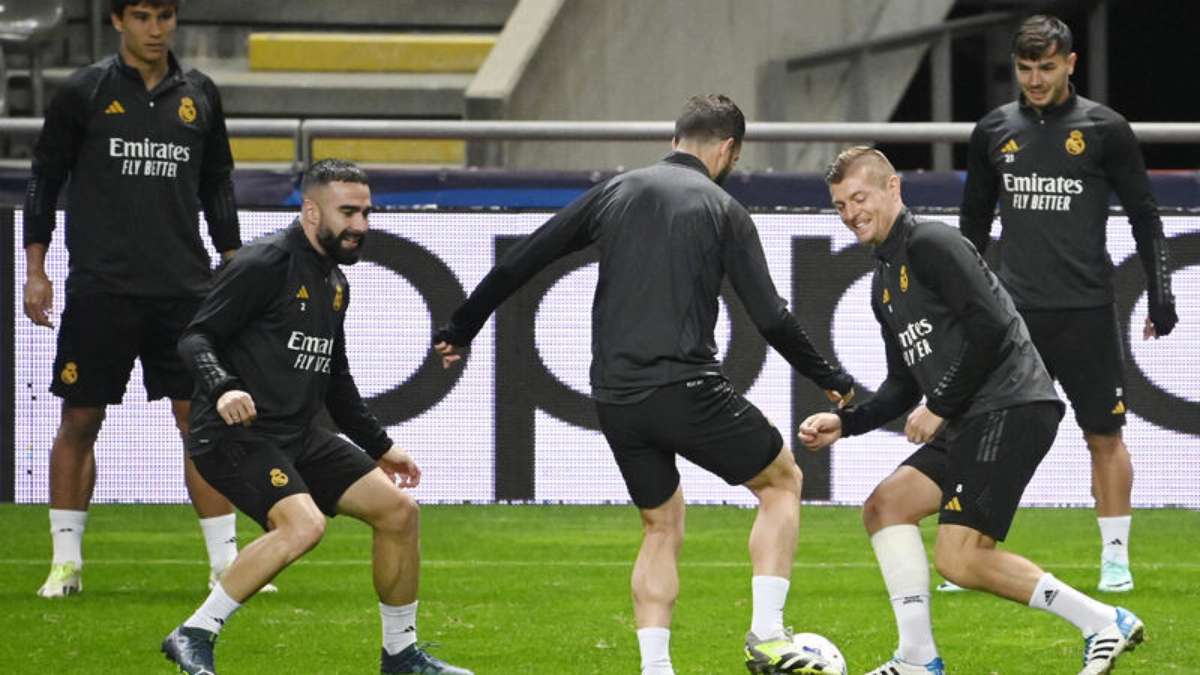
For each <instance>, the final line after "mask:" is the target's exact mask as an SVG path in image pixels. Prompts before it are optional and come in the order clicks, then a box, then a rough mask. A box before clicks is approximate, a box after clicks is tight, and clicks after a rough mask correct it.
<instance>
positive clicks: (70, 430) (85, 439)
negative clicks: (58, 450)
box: [58, 408, 104, 445]
mask: <svg viewBox="0 0 1200 675" xmlns="http://www.w3.org/2000/svg"><path fill="white" fill-rule="evenodd" d="M103 423H104V411H103V410H97V409H95V408H64V409H63V413H62V421H61V422H60V423H59V425H58V433H59V436H60V437H61V438H62V439H63V440H65V441H67V442H69V443H73V444H87V445H90V444H92V443H94V442H95V441H96V436H98V435H99V434H100V426H101V425H102V424H103Z"/></svg>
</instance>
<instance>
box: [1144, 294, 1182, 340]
mask: <svg viewBox="0 0 1200 675" xmlns="http://www.w3.org/2000/svg"><path fill="white" fill-rule="evenodd" d="M1177 323H1179V315H1178V314H1176V313H1175V303H1174V302H1169V303H1163V304H1158V303H1153V302H1152V303H1150V314H1149V315H1147V316H1146V326H1145V327H1144V328H1142V339H1143V340H1149V339H1150V338H1160V337H1164V336H1167V335H1170V334H1171V331H1172V330H1175V324H1177Z"/></svg>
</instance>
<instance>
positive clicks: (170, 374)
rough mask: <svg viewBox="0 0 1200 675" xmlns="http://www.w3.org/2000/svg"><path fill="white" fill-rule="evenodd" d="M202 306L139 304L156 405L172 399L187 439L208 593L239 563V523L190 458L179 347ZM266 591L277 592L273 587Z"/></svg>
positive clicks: (187, 468)
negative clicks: (183, 334) (207, 572)
mask: <svg viewBox="0 0 1200 675" xmlns="http://www.w3.org/2000/svg"><path fill="white" fill-rule="evenodd" d="M199 303H200V301H199V300H192V299H183V300H143V301H141V302H139V303H138V304H137V307H138V310H139V312H140V321H141V322H142V325H143V326H144V334H143V338H142V344H141V345H140V347H139V350H138V356H139V357H140V358H141V360H142V371H143V378H144V382H145V385H146V393H147V397H148V398H149V399H150V400H157V399H159V398H167V399H169V400H170V401H171V415H172V416H173V417H174V419H175V427H176V428H177V429H178V430H179V435H180V437H181V438H182V439H183V448H184V452H183V480H184V484H185V485H186V486H187V491H188V497H189V498H190V499H191V502H192V507H193V508H194V509H195V510H196V515H197V516H198V518H199V520H200V531H201V532H202V533H203V535H204V545H205V548H206V549H207V551H208V568H209V575H208V587H209V588H210V589H211V588H212V587H213V585H214V584H215V583H216V582H217V580H218V579H220V578H221V574H222V573H223V572H224V571H225V569H226V568H227V567H229V564H230V563H232V562H233V559H234V558H235V557H237V517H236V516H235V515H234V513H233V504H231V503H229V500H228V499H226V498H225V497H224V496H223V495H221V493H220V492H217V491H216V490H215V489H213V487H212V486H211V485H209V484H208V482H207V481H205V480H204V477H203V476H201V475H200V473H199V472H198V471H197V470H196V467H195V465H194V464H193V462H192V459H191V457H190V456H188V453H187V436H188V414H189V413H190V411H191V398H192V392H193V383H192V378H191V375H190V374H189V373H188V371H187V368H186V366H185V365H184V363H183V361H182V359H181V358H180V357H179V352H178V350H177V345H178V344H179V337H180V335H182V333H183V330H184V328H186V327H187V324H188V323H189V322H190V321H191V319H192V317H193V316H195V314H196V309H197V308H198V306H199ZM263 590H264V591H267V592H271V591H274V590H276V589H275V587H274V586H271V585H268V586H266V587H264V588H263Z"/></svg>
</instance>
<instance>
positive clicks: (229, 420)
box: [217, 389, 258, 427]
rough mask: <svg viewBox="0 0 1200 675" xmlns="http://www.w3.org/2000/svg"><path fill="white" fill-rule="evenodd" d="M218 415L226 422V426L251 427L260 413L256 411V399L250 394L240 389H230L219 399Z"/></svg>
mask: <svg viewBox="0 0 1200 675" xmlns="http://www.w3.org/2000/svg"><path fill="white" fill-rule="evenodd" d="M217 414H218V415H220V416H221V419H223V420H225V424H228V425H231V426H232V425H234V424H241V425H242V426H246V427H248V426H250V423H251V422H253V421H254V418H256V417H258V411H257V410H255V409H254V399H253V398H250V394H247V393H246V392H244V391H242V390H240V389H230V390H229V391H227V392H225V393H224V394H221V398H219V399H217Z"/></svg>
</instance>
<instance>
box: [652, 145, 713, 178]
mask: <svg viewBox="0 0 1200 675" xmlns="http://www.w3.org/2000/svg"><path fill="white" fill-rule="evenodd" d="M662 161H663V163H664V164H676V165H678V166H686V167H687V168H689V169H694V170H696V171H699V172H700V173H702V174H704V176H705V177H706V178H710V179H711V178H712V176H709V175H708V167H707V166H704V162H701V161H700V158H699V157H697V156H695V155H693V154H690V153H687V152H679V151H677V150H675V151H672V152H671V153H670V154H668V155H667V156H666V157H663V159H662Z"/></svg>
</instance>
